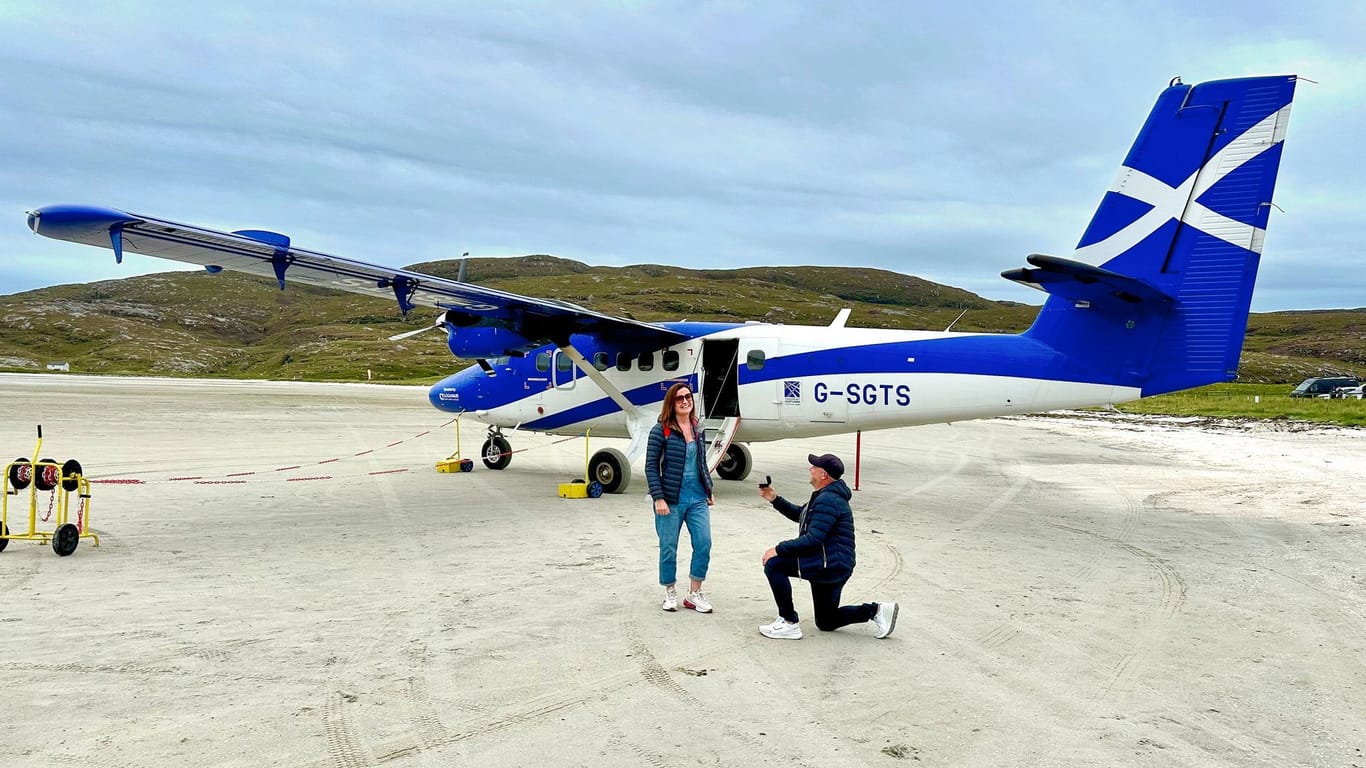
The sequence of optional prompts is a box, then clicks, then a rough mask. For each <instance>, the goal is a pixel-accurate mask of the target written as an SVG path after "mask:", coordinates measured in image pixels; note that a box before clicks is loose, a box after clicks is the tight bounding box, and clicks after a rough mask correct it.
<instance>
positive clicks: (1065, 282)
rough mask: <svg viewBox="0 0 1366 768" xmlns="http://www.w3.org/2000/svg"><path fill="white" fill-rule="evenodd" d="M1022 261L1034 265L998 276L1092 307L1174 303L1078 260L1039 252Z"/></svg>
mask: <svg viewBox="0 0 1366 768" xmlns="http://www.w3.org/2000/svg"><path fill="white" fill-rule="evenodd" d="M1025 261H1028V262H1029V263H1030V264H1032V265H1034V268H1033V269H1031V268H1029V267H1022V268H1020V269H1010V270H1006V271H1005V272H1002V273H1001V277H1004V278H1005V279H1007V280H1013V281H1015V282H1017V283H1019V284H1020V285H1027V286H1029V287H1030V288H1036V289H1038V290H1040V291H1044V292H1046V293H1051V294H1053V295H1055V296H1062V297H1064V298H1067V299H1070V300H1072V301H1074V302H1076V301H1085V302H1090V303H1092V304H1096V303H1099V302H1104V301H1122V302H1125V303H1128V304H1139V303H1142V302H1157V303H1169V302H1171V301H1173V300H1174V299H1173V298H1172V297H1171V296H1169V295H1167V294H1166V293H1164V292H1162V291H1161V290H1158V289H1157V288H1156V287H1154V286H1153V285H1151V284H1149V283H1146V282H1144V281H1143V280H1140V279H1138V278H1136V277H1129V276H1128V275H1121V274H1119V273H1118V272H1111V271H1110V270H1108V269H1102V268H1100V267H1093V266H1091V265H1090V264H1083V263H1082V262H1080V261H1072V260H1071V259H1062V258H1058V257H1057V256H1045V255H1044V254H1041V253H1035V254H1032V255H1030V256H1029V257H1028V258H1027V259H1025Z"/></svg>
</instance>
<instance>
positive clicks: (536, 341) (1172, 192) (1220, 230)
mask: <svg viewBox="0 0 1366 768" xmlns="http://www.w3.org/2000/svg"><path fill="white" fill-rule="evenodd" d="M1295 82H1296V78H1295V76H1293V75H1281V76H1270V77H1253V78H1241V79H1231V80H1217V81H1210V82H1205V83H1200V84H1198V85H1186V84H1183V83H1181V82H1180V81H1179V79H1176V80H1173V81H1172V82H1171V84H1169V86H1168V87H1167V88H1166V89H1165V90H1164V91H1163V92H1162V93H1161V94H1160V95H1159V96H1158V98H1157V103H1156V105H1155V106H1154V107H1153V109H1152V112H1151V114H1150V115H1149V116H1148V119H1147V121H1146V122H1145V123H1144V125H1143V127H1142V129H1141V130H1140V131H1139V134H1138V138H1137V140H1136V141H1135V142H1134V145H1133V147H1132V149H1130V150H1129V154H1128V156H1127V157H1125V159H1124V163H1123V165H1122V166H1121V167H1120V171H1119V175H1118V177H1117V178H1116V179H1115V182H1114V183H1113V184H1112V185H1111V186H1110V188H1109V189H1108V190H1106V192H1105V195H1104V197H1103V199H1102V200H1101V203H1100V206H1099V208H1098V209H1097V210H1096V213H1095V215H1094V216H1093V218H1092V219H1091V223H1090V225H1089V226H1088V227H1087V228H1086V231H1085V232H1084V233H1083V234H1082V236H1081V241H1080V242H1079V243H1078V245H1077V248H1076V250H1075V251H1074V252H1073V253H1072V254H1071V255H1070V256H1069V257H1067V258H1060V257H1055V256H1044V255H1039V254H1035V255H1032V256H1029V257H1028V258H1027V259H1026V261H1027V262H1028V264H1029V266H1027V267H1024V268H1020V269H1012V270H1009V271H1006V272H1003V273H1002V276H1003V277H1005V278H1007V279H1009V280H1014V281H1015V282H1018V283H1022V284H1025V285H1029V286H1032V287H1034V288H1037V289H1040V290H1042V291H1044V292H1046V293H1047V294H1048V298H1047V300H1046V302H1045V303H1044V305H1043V309H1042V310H1041V311H1040V312H1039V315H1038V317H1037V318H1036V319H1035V321H1034V323H1033V325H1032V326H1031V327H1030V328H1029V329H1028V330H1026V331H1024V332H1022V333H1019V334H988V333H954V332H948V331H943V332H933V331H900V330H878V329H868V328H850V327H846V325H845V322H846V320H847V318H848V315H849V310H848V309H845V310H842V311H841V312H840V313H839V314H838V316H837V317H835V318H834V321H833V322H832V323H831V324H830V325H828V326H821V327H812V326H789V325H772V324H767V323H702V322H661V323H647V322H639V321H637V320H634V319H631V318H625V317H615V316H612V315H607V314H603V313H600V312H595V311H593V310H591V309H587V308H585V307H581V306H578V305H575V304H571V303H567V302H563V301H557V300H555V299H544V298H533V297H529V296H521V295H517V294H513V293H508V292H505V291H499V290H494V289H491V288H484V287H480V286H478V285H473V284H470V283H468V282H465V281H464V275H463V274H462V275H461V276H460V279H457V280H450V279H447V278H441V277H435V276H432V275H426V274H422V273H418V272H412V271H408V270H403V269H394V268H391V267H386V266H379V265H376V264H369V263H365V262H361V261H354V260H351V259H345V258H339V257H336V256H329V255H327V254H323V253H318V252H315V251H309V250H305V249H302V248H297V247H295V246H294V245H293V244H292V243H291V242H290V238H289V237H288V236H286V235H282V234H278V233H275V232H266V231H261V230H241V231H237V232H219V231H214V230H210V229H203V228H200V227H194V226H187V225H184V224H177V223H175V222H172V221H166V220H163V219H157V218H153V217H150V216H141V215H137V214H132V213H126V212H124V211H119V210H114V209H109V208H95V207H89V206H74V205H54V206H49V207H45V208H40V209H38V210H35V211H31V212H29V214H28V225H29V227H30V228H31V229H32V230H33V231H34V232H36V233H38V234H40V235H45V236H48V237H53V238H58V239H62V240H71V241H74V242H78V243H85V244H87V245H95V246H100V247H104V248H111V249H113V251H114V256H115V258H116V259H118V260H119V261H121V260H122V255H123V252H124V251H125V250H126V251H132V252H135V253H141V254H146V255H149V256H158V257H161V258H166V259H174V260H177V261H184V262H190V263H193V264H200V265H203V266H204V268H205V269H207V270H208V271H209V272H211V273H216V272H220V271H222V270H224V269H229V270H237V271H241V272H248V273H251V274H255V275H263V276H268V277H274V278H276V279H277V280H278V281H279V283H280V288H281V289H282V290H283V289H284V287H285V281H286V278H287V277H288V278H289V279H290V280H293V281H299V282H302V283H307V284H309V285H317V286H322V287H325V288H334V289H338V290H343V291H350V292H354V293H360V294H367V295H372V296H381V297H391V298H393V299H395V300H397V303H398V306H399V309H400V310H401V311H402V312H404V313H407V312H408V311H410V310H412V309H413V308H414V307H416V306H419V305H422V306H428V307H435V308H436V309H438V310H439V314H438V315H437V317H436V321H435V324H434V325H433V326H432V328H440V329H443V330H445V332H446V335H447V344H448V346H449V347H450V350H451V352H452V353H453V354H454V355H455V356H456V357H460V358H465V359H475V360H477V361H478V365H474V366H470V367H469V368H466V369H465V370H463V371H460V372H459V373H456V374H454V375H453V376H450V377H448V378H446V379H444V380H442V381H441V382H440V383H438V384H436V385H435V386H433V387H432V388H431V392H430V395H429V397H430V400H431V403H432V405H434V406H435V407H437V408H438V409H440V410H442V411H448V412H454V413H471V414H473V415H474V416H475V417H476V418H477V419H479V420H480V421H482V422H484V423H486V424H488V425H489V434H488V438H487V440H485V442H484V445H483V448H482V450H481V454H482V459H483V462H484V464H485V465H486V466H487V467H489V468H491V469H504V468H506V467H507V466H508V464H509V462H510V461H511V457H512V453H511V451H512V449H511V444H510V443H509V441H508V435H509V434H511V433H512V432H515V431H517V430H519V429H525V430H530V431H535V432H544V433H551V434H584V433H585V431H587V430H590V429H591V434H592V435H593V436H594V437H598V436H609V437H611V436H615V437H627V438H630V439H631V442H630V444H629V447H628V448H627V450H626V452H625V453H623V452H622V451H619V450H617V449H615V448H606V449H602V450H599V451H597V452H596V453H594V454H593V456H592V457H591V458H590V461H589V467H588V473H589V476H590V477H589V478H586V479H588V480H589V482H590V483H592V482H597V483H600V484H601V489H602V490H603V491H606V492H609V493H620V492H621V491H623V490H625V489H626V487H627V486H628V485H629V483H630V479H631V467H630V462H631V461H632V460H634V459H636V458H638V457H639V456H640V455H641V454H642V453H643V450H644V445H645V437H646V435H647V434H648V431H649V428H650V427H651V426H652V425H653V424H654V422H655V417H656V414H657V413H658V409H659V407H660V402H661V401H662V399H663V395H664V392H665V390H667V389H668V387H669V386H670V385H671V384H672V383H674V382H677V381H685V382H687V383H688V384H689V385H690V386H692V387H693V388H694V389H695V390H696V391H697V392H698V393H699V394H700V395H701V399H702V408H701V411H702V412H703V413H704V414H705V415H706V417H707V422H708V426H709V427H710V431H709V434H710V435H711V437H710V438H709V442H708V457H709V460H710V461H711V463H712V466H713V467H714V468H715V469H716V471H717V474H718V475H719V476H720V477H722V478H724V479H730V480H742V479H744V478H745V477H746V476H747V475H748V473H749V470H750V466H751V457H750V453H749V451H748V449H747V448H746V447H745V444H746V443H750V442H762V441H767V440H779V439H784V438H791V437H812V436H820V435H831V434H837V433H844V432H853V431H856V430H875V429H888V428H893V427H904V426H912V425H919V424H931V423H944V422H953V421H963V420H967V419H980V418H990V417H993V416H1001V415H1006V414H1020V413H1029V412H1041V411H1050V410H1057V409H1063V408H1078V407H1086V406H1100V405H1108V404H1114V403H1120V402H1124V401H1128V400H1134V399H1137V398H1140V397H1147V396H1150V395H1158V394H1162V393H1165V392H1173V391H1176V390H1181V389H1187V388H1190V387H1198V386H1201V385H1204V384H1210V383H1213V382H1219V381H1229V380H1232V379H1233V378H1234V377H1235V376H1236V374H1237V369H1238V359H1239V354H1240V352H1241V350H1242V345H1243V335H1244V333H1245V330H1246V325H1247V315H1248V310H1249V306H1250V303H1251V300H1252V289H1253V283H1254V281H1255V279H1256V276H1257V266H1258V263H1259V260H1260V257H1261V252H1262V242H1263V238H1264V236H1265V233H1266V225H1267V219H1268V216H1269V213H1270V210H1271V205H1272V202H1271V196H1272V191H1273V189H1274V187H1275V182H1276V173H1277V169H1278V167H1279V165H1280V160H1281V148H1282V146H1283V142H1284V139H1285V132H1286V125H1287V121H1288V118H1289V114H1290V103H1291V100H1292V98H1293V96H1294V91H1295ZM403 335H408V334H401V335H400V336H403ZM394 338H399V337H398V336H396V337H394ZM504 430H509V432H507V433H505V432H504Z"/></svg>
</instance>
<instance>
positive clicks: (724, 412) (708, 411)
mask: <svg viewBox="0 0 1366 768" xmlns="http://www.w3.org/2000/svg"><path fill="white" fill-rule="evenodd" d="M739 349H740V342H739V341H738V340H736V339H706V340H704V341H703V342H702V367H701V369H700V370H699V371H698V374H697V390H698V392H699V393H701V395H702V415H703V416H705V417H706V418H707V419H726V418H730V417H732V416H739V415H740V394H739V387H738V386H737V385H736V379H735V377H736V370H735V366H736V360H737V359H738V357H739V354H740V352H739Z"/></svg>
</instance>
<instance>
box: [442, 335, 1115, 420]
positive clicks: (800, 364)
mask: <svg viewBox="0 0 1366 768" xmlns="http://www.w3.org/2000/svg"><path fill="white" fill-rule="evenodd" d="M585 346H586V345H585ZM516 364H517V374H516V376H515V377H509V378H510V379H513V380H515V381H524V378H523V377H524V375H525V374H526V373H527V372H529V371H534V368H532V367H531V366H533V365H534V355H533V356H528V358H526V359H524V360H519V361H516ZM739 368H740V384H741V385H747V384H756V383H762V382H765V381H775V380H781V379H792V378H799V377H803V376H819V375H832V374H834V375H844V374H848V375H860V374H879V373H880V374H886V373H892V374H916V373H936V374H959V375H977V376H1008V377H1016V378H1032V379H1044V380H1054V381H1074V382H1079V383H1087V384H1109V385H1115V384H1120V385H1126V386H1127V385H1128V382H1126V381H1117V380H1116V377H1115V376H1114V375H1113V374H1106V373H1104V372H1101V371H1098V370H1096V369H1095V368H1094V367H1092V366H1091V365H1089V364H1088V361H1087V360H1085V359H1076V358H1071V357H1068V356H1065V355H1062V354H1060V353H1058V352H1057V351H1056V350H1054V349H1053V348H1052V347H1050V346H1048V345H1047V344H1044V343H1042V342H1039V341H1036V340H1033V339H1030V338H1028V337H1022V336H1017V335H1006V334H999V335H997V334H986V335H980V336H976V335H963V336H956V337H952V338H942V339H921V340H917V341H900V342H887V343H882V344H869V345H863V346H854V347H835V348H831V349H823V350H815V351H811V352H799V353H794V354H789V355H782V356H774V357H770V358H768V359H767V361H766V362H765V365H764V367H763V368H761V369H759V370H751V369H749V367H748V366H746V365H743V364H742V365H740V366H739ZM468 373H469V374H470V375H472V376H475V377H482V376H483V374H482V373H479V372H478V369H477V368H476V369H473V370H471V371H470V372H468ZM461 375H463V374H461ZM545 375H547V376H549V375H550V374H545ZM609 375H610V372H609ZM458 376H459V375H458ZM458 376H457V377H453V378H458ZM681 379H682V380H687V381H688V382H689V383H690V384H691V385H692V386H696V377H695V376H694V375H692V374H687V375H685V376H677V377H669V378H668V379H662V380H659V381H655V382H651V383H648V384H645V385H642V386H639V387H635V388H632V389H630V390H628V391H626V392H624V394H625V395H626V398H627V399H628V400H630V401H631V402H632V403H634V404H636V405H646V404H650V403H656V402H659V400H660V398H661V397H662V396H663V393H664V391H665V390H667V389H668V385H669V384H670V383H672V382H673V381H678V380H681ZM448 381H449V380H448ZM496 382H497V379H496V378H495V379H481V380H480V381H479V384H480V385H481V387H483V388H484V389H485V392H486V394H493V395H494V398H492V399H491V400H486V401H484V402H483V403H482V404H481V405H480V406H479V408H480V409H493V408H498V407H503V406H506V405H510V404H512V403H515V402H517V401H518V400H521V399H523V398H525V397H527V395H528V392H527V390H525V389H523V388H521V387H516V388H514V387H512V386H507V385H503V386H498V385H497V383H496ZM490 383H493V384H494V387H492V388H490V387H488V385H489V384H490ZM509 383H510V382H509ZM433 391H434V392H435V389H434V390H433ZM500 395H501V396H500ZM495 403H496V404H495ZM434 404H436V405H437V406H438V407H441V406H440V405H439V404H438V403H436V401H435V400H434ZM471 409H472V408H471ZM618 410H619V409H618V408H617V405H616V403H615V402H613V401H612V400H611V399H610V398H608V397H606V396H603V397H599V398H596V399H594V400H593V401H592V402H589V403H585V404H583V405H579V406H575V407H573V408H570V409H567V410H564V411H560V412H558V413H554V414H550V415H547V416H545V417H544V418H541V419H538V420H536V421H533V422H528V423H527V424H525V425H524V426H525V427H526V428H528V429H533V430H542V431H547V430H552V429H559V428H562V427H564V426H567V425H571V424H575V423H579V422H582V421H587V420H590V419H593V418H598V417H601V416H606V415H610V414H612V413H616V412H618Z"/></svg>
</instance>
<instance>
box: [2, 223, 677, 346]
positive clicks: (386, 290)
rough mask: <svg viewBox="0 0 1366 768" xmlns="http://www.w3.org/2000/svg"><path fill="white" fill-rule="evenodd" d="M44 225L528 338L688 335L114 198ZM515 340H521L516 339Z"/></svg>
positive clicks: (619, 339) (658, 342)
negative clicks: (117, 205) (161, 214)
mask: <svg viewBox="0 0 1366 768" xmlns="http://www.w3.org/2000/svg"><path fill="white" fill-rule="evenodd" d="M28 226H29V229H32V230H33V231H34V232H36V233H38V234H40V235H44V236H46V237H51V238H55V239H58V240H69V241H71V242H76V243H84V244H86V245H94V246H99V247H102V248H110V249H112V250H113V251H114V257H115V259H116V260H118V261H119V262H122V260H123V252H124V251H131V252H133V253H140V254H144V255H147V256H156V257H158V258H162V259H172V260H174V261H183V262H188V263H190V264H199V265H201V266H203V267H204V268H205V269H206V270H208V271H209V272H211V273H216V272H220V271H222V270H225V269H227V270H233V271H236V272H246V273H249V274H253V275H260V276H262V277H273V278H275V279H276V280H278V281H279V283H280V289H281V290H283V289H284V287H285V281H286V278H288V279H289V280H290V281H297V282H300V283H306V284H308V285H316V286H319V287H322V288H332V289H335V290H339V291H348V292H350V293H359V294H365V295H367V296H377V297H380V298H391V299H394V300H396V301H397V302H398V306H399V309H400V310H401V311H402V312H404V313H405V314H406V313H407V312H408V311H409V310H411V309H413V308H414V307H416V306H430V307H435V308H438V309H442V310H447V312H446V318H447V320H448V321H450V322H451V323H452V325H453V326H457V327H466V326H484V327H490V326H491V327H492V328H495V329H499V330H506V331H510V332H513V333H515V334H517V336H520V337H521V338H523V339H525V340H526V341H527V342H528V344H526V345H525V346H528V347H531V346H539V345H540V344H543V343H546V342H552V341H553V342H554V343H556V344H560V345H565V344H568V343H569V336H570V335H571V334H590V335H594V336H596V337H598V338H600V339H603V340H604V341H606V342H607V343H610V344H614V345H618V346H622V347H637V346H639V347H641V348H650V349H658V348H660V347H664V346H667V345H669V344H675V343H677V342H679V341H683V340H684V339H686V338H687V337H686V336H684V335H683V334H680V333H678V332H676V331H673V330H670V329H668V328H665V327H663V326H659V325H654V324H652V323H644V322H640V321H637V320H632V319H629V318H622V317H615V316H613V315H607V314H603V313H601V312H594V311H593V310H590V309H586V308H584V307H581V306H578V305H577V304H571V303H569V302H566V301H557V300H555V299H539V298H533V297H530V296H521V295H518V294H515V293H508V292H506V291H499V290H495V289H492V288H484V287H481V286H478V285H472V284H470V283H465V282H461V281H458V280H450V279H447V278H442V277H436V276H434V275H427V274H423V273H421V272H410V271H408V270H404V269H395V268H393V267H385V266H380V265H377V264H368V263H366V262H363V261H355V260H353V259H345V258H341V257H338V256H329V255H328V254H325V253H318V252H317V251H309V250H305V249H303V248H296V247H294V246H293V245H292V244H291V243H290V239H289V237H288V236H287V235H282V234H279V233H277V232H266V231H263V230H238V231H236V232H219V231H216V230H212V229H204V228H201V227H195V226H190V225H187V224H179V223H176V222H174V221H166V220H164V219H157V218H153V217H151V216H140V215H137V214H132V213H127V212H125V211H120V210H115V209H112V208H97V207H91V206H79V205H51V206H47V207H44V208H39V209H38V210H35V211H29V213H28ZM514 346H515V345H514Z"/></svg>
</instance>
